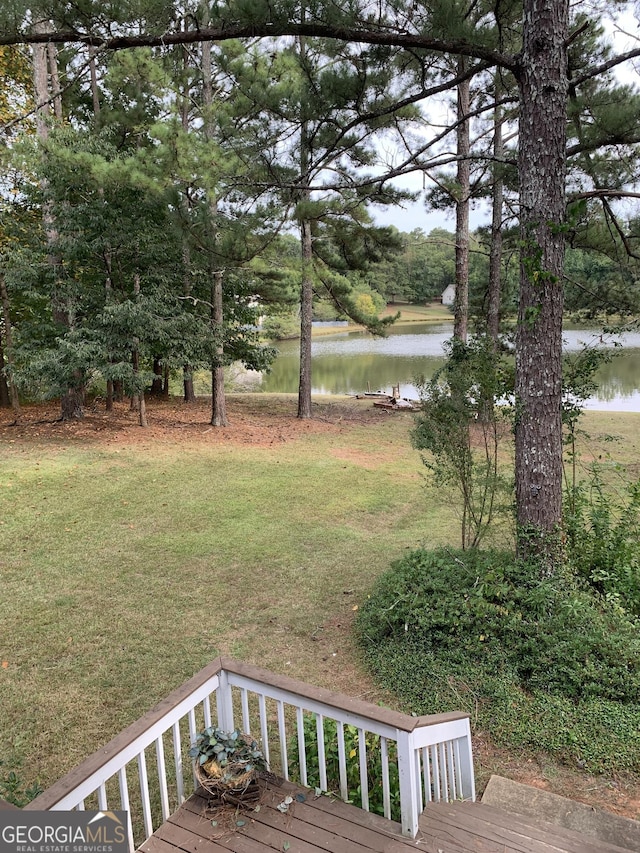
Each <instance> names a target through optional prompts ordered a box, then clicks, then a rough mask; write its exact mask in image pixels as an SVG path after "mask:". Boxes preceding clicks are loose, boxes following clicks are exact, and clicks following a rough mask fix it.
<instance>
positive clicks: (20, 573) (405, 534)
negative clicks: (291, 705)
mask: <svg viewBox="0 0 640 853" xmlns="http://www.w3.org/2000/svg"><path fill="white" fill-rule="evenodd" d="M154 406H158V409H157V410H154V408H153V407H154ZM161 407H162V404H151V405H150V411H149V415H150V422H151V429H150V431H149V432H147V433H145V432H143V431H141V430H139V428H137V427H135V426H133V425H132V424H133V419H131V420H129V421H127V423H126V424H125V426H124V427H122V429H120V428H118V429H114V430H111V431H110V430H109V429H106V428H105V429H104V431H103V432H95V431H93V432H86V433H83V432H74V431H73V428H71V427H62V426H59V425H58V426H56V427H55V428H53V427H52V428H49V426H48V425H43V426H36V427H34V428H33V429H31V430H30V431H25V432H23V433H19V434H17V435H16V434H15V431H14V432H11V430H10V429H9V428H5V429H4V430H3V431H2V437H3V439H4V440H3V449H2V451H1V453H0V501H2V507H1V510H0V565H1V572H2V583H3V594H2V596H1V597H0V623H1V624H2V626H3V630H2V633H1V635H0V707H2V714H3V725H2V727H0V760H1V761H4V765H3V766H4V767H5V768H6V767H19V768H20V775H21V777H22V778H23V779H24V780H26V782H29V783H31V782H35V781H36V780H37V781H39V782H40V784H42V785H43V786H44V787H46V786H47V785H48V784H50V783H52V782H53V781H54V780H55V779H57V778H58V777H59V776H61V775H62V774H63V773H64V772H66V771H67V770H68V769H70V768H71V767H73V766H74V765H75V764H77V763H78V762H79V761H81V760H82V759H83V758H85V757H86V756H87V755H88V754H90V753H91V752H93V751H94V750H95V749H97V748H98V747H99V746H100V745H101V744H103V743H105V742H106V741H107V740H109V739H110V738H111V737H112V736H113V735H114V734H116V733H117V732H118V731H120V730H121V729H122V728H123V727H124V726H126V725H127V724H128V723H130V722H131V721H132V720H134V719H136V718H137V717H139V716H140V715H141V714H142V713H143V712H144V711H145V710H147V709H148V708H150V707H151V706H152V705H153V704H154V703H155V702H157V701H158V700H159V699H161V698H162V697H164V696H165V695H166V694H167V693H169V692H170V691H171V690H172V689H174V688H175V687H177V686H178V685H179V684H181V683H182V682H183V681H185V680H186V679H187V678H188V677H189V676H191V675H192V674H193V673H194V672H196V671H197V670H198V669H200V668H201V667H202V666H203V665H204V664H206V663H207V662H208V661H210V660H211V659H212V658H214V657H215V656H216V655H218V654H221V653H222V654H229V655H233V656H236V657H238V658H241V659H243V660H247V661H250V662H254V663H257V664H259V665H261V666H264V667H267V668H270V669H273V670H275V671H277V672H284V673H286V674H288V675H291V676H293V677H296V678H300V679H303V680H306V681H309V682H311V683H314V684H317V685H320V686H326V687H331V688H333V689H338V690H342V691H343V692H346V693H349V694H350V695H358V696H363V697H364V698H368V699H373V700H376V699H379V698H384V699H385V701H387V702H394V699H393V697H391V696H389V695H386V694H384V693H382V691H378V690H377V689H376V688H375V686H374V685H372V683H371V681H370V679H369V677H368V676H367V675H366V674H365V671H364V670H363V669H362V667H361V665H360V663H359V658H358V655H357V650H356V649H355V646H354V644H353V641H352V639H351V636H350V632H349V627H350V624H351V620H352V617H353V613H354V610H353V608H354V607H356V606H357V605H358V604H359V603H361V602H362V601H363V600H365V599H366V596H367V594H368V592H369V590H370V588H371V585H372V584H373V582H374V580H375V578H376V577H378V576H379V575H380V574H381V573H382V572H384V571H385V570H386V569H387V568H388V566H389V564H390V563H391V562H392V561H393V560H395V559H397V558H398V557H400V556H402V554H404V553H405V552H406V551H407V549H413V548H415V547H417V546H420V545H425V546H427V547H434V546H437V545H443V544H448V543H453V544H455V543H457V535H458V521H457V519H456V516H455V513H454V511H453V510H452V508H451V507H450V506H448V505H447V502H446V501H443V500H442V497H440V499H438V500H437V501H436V499H435V498H434V496H433V492H432V491H431V492H425V489H424V477H423V473H424V468H423V466H422V464H421V462H420V458H419V454H418V453H417V452H416V451H414V450H413V449H412V448H411V447H410V443H409V440H408V432H409V429H410V428H411V425H412V419H411V418H410V417H408V416H399V415H398V416H390V415H388V414H386V413H380V412H378V411H377V410H375V415H373V414H372V413H373V412H374V410H373V409H372V408H371V407H370V406H369V404H368V403H365V402H364V401H361V402H358V401H349V402H348V403H336V402H335V401H332V400H327V401H326V402H324V403H323V404H321V405H319V406H318V407H317V416H318V417H317V420H316V421H315V422H314V423H313V424H309V423H300V422H296V421H295V418H294V417H293V415H294V413H295V401H293V400H292V399H288V398H286V397H284V396H279V397H272V396H270V395H257V396H255V397H250V396H248V395H241V396H238V397H235V398H234V397H232V398H231V402H230V412H231V415H232V418H231V420H232V427H231V428H230V429H229V430H227V431H222V432H216V431H215V430H211V429H210V428H209V426H208V422H207V413H206V411H205V410H203V412H202V417H201V423H199V424H198V425H197V428H194V429H184V430H183V429H181V428H179V427H178V426H176V425H173V426H171V428H167V429H165V430H159V429H158V430H154V424H157V423H158V421H159V412H160V411H161ZM365 414H366V416H365ZM7 418H8V416H7ZM169 421H171V419H170V418H169ZM106 423H107V422H106V421H105V422H104V423H103V422H102V421H100V422H99V423H98V425H97V426H98V427H99V428H100V429H101V430H102V429H103V427H104V424H106ZM172 423H173V422H172ZM234 424H236V426H237V428H236V427H234ZM294 425H295V428H294ZM586 425H587V430H588V431H589V432H590V433H591V434H592V435H594V436H600V438H597V439H595V438H594V440H593V441H592V442H591V443H590V444H589V446H588V447H587V448H586V451H587V454H588V455H589V456H594V455H595V456H597V455H598V454H600V453H609V454H610V456H609V457H608V463H609V464H611V467H612V470H613V469H614V468H615V465H616V464H617V463H631V462H633V461H634V460H637V459H638V458H640V457H639V455H638V430H637V425H638V416H637V415H630V414H621V415H616V416H612V415H610V414H605V413H589V414H588V415H587V416H586ZM240 427H242V428H240ZM607 433H609V434H610V433H616V434H617V435H619V436H621V437H622V440H621V441H620V442H613V443H609V442H605V441H604V440H602V438H601V436H602V435H604V434H607ZM1 775H2V774H1V773H0V776H1Z"/></svg>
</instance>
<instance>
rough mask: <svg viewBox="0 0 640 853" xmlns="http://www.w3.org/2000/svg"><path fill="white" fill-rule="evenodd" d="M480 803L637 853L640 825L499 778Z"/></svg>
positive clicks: (639, 840) (546, 792)
mask: <svg viewBox="0 0 640 853" xmlns="http://www.w3.org/2000/svg"><path fill="white" fill-rule="evenodd" d="M482 802H483V803H486V804H487V805H490V806H496V807H497V808H500V809H504V810H505V811H508V812H513V813H515V814H519V815H523V816H525V817H530V818H537V819H540V820H545V821H547V822H548V823H552V824H555V825H556V826H561V827H564V828H565V829H571V830H575V831H577V832H582V833H583V834H584V835H587V836H589V837H591V838H594V839H596V840H598V841H604V842H606V843H608V844H613V845H617V846H618V847H622V848H623V849H628V850H633V851H640V823H639V822H638V821H635V820H630V819H629V818H626V817H620V816H619V815H615V814H611V813H610V812H607V811H604V810H603V809H596V808H593V806H589V805H586V804H585V803H579V802H576V801H575V800H569V799H567V798H566V797H561V796H559V795H558V794H552V793H551V792H550V791H542V790H540V789H539V788H533V787H531V786H530V785H523V784H522V783H521V782H513V781H512V780H511V779H505V778H504V777H502V776H492V777H491V779H490V780H489V783H488V785H487V787H486V788H485V791H484V794H483V795H482Z"/></svg>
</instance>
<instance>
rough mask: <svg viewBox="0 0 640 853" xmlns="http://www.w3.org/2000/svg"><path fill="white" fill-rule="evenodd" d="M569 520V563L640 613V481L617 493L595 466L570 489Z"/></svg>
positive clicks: (620, 603) (597, 587)
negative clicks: (603, 479) (581, 480)
mask: <svg viewBox="0 0 640 853" xmlns="http://www.w3.org/2000/svg"><path fill="white" fill-rule="evenodd" d="M565 526H566V531H567V556H568V559H569V564H570V565H571V567H572V569H573V570H574V571H575V573H576V574H577V575H578V577H580V578H581V579H582V580H583V581H584V582H586V584H588V585H589V586H590V587H592V588H593V589H595V590H596V591H597V592H599V593H600V594H601V595H603V596H604V597H605V598H606V599H607V601H609V602H610V603H611V604H614V605H617V606H619V607H621V608H622V609H624V610H625V611H627V612H628V613H630V614H631V615H632V616H635V617H640V548H639V544H640V481H638V482H635V483H631V484H630V485H627V486H626V489H625V494H624V495H618V496H616V495H614V494H612V493H611V491H610V490H608V489H607V488H605V485H604V483H603V481H602V477H601V474H600V470H599V469H598V468H597V467H595V466H594V467H593V468H592V469H591V474H590V478H589V479H588V480H587V481H585V482H581V483H577V484H576V485H575V486H574V487H573V488H572V489H571V491H570V493H569V494H568V495H567V500H566V501H565Z"/></svg>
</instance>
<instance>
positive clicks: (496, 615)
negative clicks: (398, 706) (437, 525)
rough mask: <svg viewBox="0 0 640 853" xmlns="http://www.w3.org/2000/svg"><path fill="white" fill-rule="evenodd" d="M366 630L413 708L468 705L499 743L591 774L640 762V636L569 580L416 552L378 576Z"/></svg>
mask: <svg viewBox="0 0 640 853" xmlns="http://www.w3.org/2000/svg"><path fill="white" fill-rule="evenodd" d="M356 632H357V636H358V639H359V642H360V644H361V646H362V648H363V650H364V654H365V658H366V660H367V662H368V664H369V666H370V667H371V669H372V671H373V672H374V673H375V674H376V676H377V677H378V678H379V679H380V681H381V682H382V683H383V684H384V685H385V686H386V687H388V688H389V689H391V690H393V691H394V692H395V693H396V695H397V696H398V697H399V698H400V699H401V701H402V702H403V704H404V705H405V709H406V710H408V711H410V712H413V713H416V714H423V713H434V712H439V711H445V710H454V709H459V710H465V711H468V712H469V713H470V714H471V716H472V720H473V721H475V725H476V726H478V727H480V728H482V729H485V730H488V731H490V732H491V734H492V735H493V736H494V737H495V738H496V740H497V741H498V742H501V743H504V744H508V745H511V746H523V745H527V746H529V747H531V748H534V749H546V750H549V751H551V752H555V753H556V754H557V755H558V756H559V757H562V758H569V757H572V758H573V759H575V760H577V761H579V762H580V763H581V765H582V764H584V765H588V766H589V767H590V768H591V769H598V770H603V769H612V768H614V767H617V768H620V767H622V766H625V767H632V766H633V765H634V763H635V764H636V766H637V764H638V762H639V760H640V742H639V735H638V731H639V726H640V632H639V631H638V628H637V625H636V624H635V623H634V621H632V620H631V619H630V618H629V617H628V616H627V615H626V614H625V613H624V612H622V611H621V610H620V608H619V607H617V606H615V605H614V604H611V603H609V602H607V601H606V600H604V599H603V598H602V597H601V596H599V595H597V594H595V593H594V592H592V591H590V590H589V589H581V588H579V586H578V585H577V584H575V583H573V582H571V580H569V579H567V578H566V577H560V578H559V577H556V578H553V579H548V580H542V581H541V580H539V574H538V572H537V571H536V570H535V568H532V567H530V566H527V565H526V564H522V563H519V562H517V561H515V560H514V558H513V555H511V554H507V553H503V552H495V551H486V552H479V551H459V552H453V551H446V550H439V551H416V552H414V553H412V554H409V555H408V556H407V557H406V558H405V559H403V560H401V561H400V562H398V563H396V564H395V565H394V566H393V567H392V568H391V570H390V571H389V572H387V573H386V574H385V575H383V576H382V577H381V578H380V579H379V581H378V583H377V584H376V586H375V588H374V590H373V591H372V593H371V596H370V597H369V599H368V600H367V601H366V603H365V604H364V605H363V607H362V608H361V610H360V612H359V617H358V620H357V623H356ZM612 721H615V725H614V724H613V722H612Z"/></svg>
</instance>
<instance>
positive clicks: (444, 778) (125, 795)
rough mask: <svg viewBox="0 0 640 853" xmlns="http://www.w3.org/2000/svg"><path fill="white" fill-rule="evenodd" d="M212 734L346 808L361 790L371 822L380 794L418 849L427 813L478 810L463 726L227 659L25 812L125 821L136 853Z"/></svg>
mask: <svg viewBox="0 0 640 853" xmlns="http://www.w3.org/2000/svg"><path fill="white" fill-rule="evenodd" d="M209 725H217V726H219V727H220V728H222V729H224V730H226V731H232V730H233V729H234V728H239V729H241V730H242V731H243V732H246V733H250V734H251V735H252V736H253V737H254V738H255V739H256V740H257V741H258V742H259V743H260V746H261V748H262V750H263V751H264V753H265V755H266V757H267V760H268V762H269V766H270V768H271V770H272V771H273V772H274V773H276V774H277V775H279V776H282V777H284V778H285V779H291V780H292V781H297V782H300V783H301V784H302V785H304V786H311V787H316V788H319V789H320V790H321V791H323V792H324V791H333V793H335V794H337V795H339V796H341V797H342V799H344V800H348V799H351V798H352V795H353V787H354V786H355V788H356V789H357V790H358V796H359V799H360V804H361V806H362V808H364V809H366V810H370V809H371V807H372V795H373V794H374V792H375V803H374V804H373V805H374V808H375V810H377V811H379V812H381V813H382V814H383V815H384V816H385V817H387V818H389V819H394V818H399V819H400V823H401V830H402V833H403V834H404V835H407V836H409V837H414V836H415V834H416V832H417V830H418V817H419V815H420V813H421V812H422V810H423V808H424V805H425V803H427V802H431V801H440V800H445V801H451V800H455V799H469V800H473V799H475V789H474V778H473V762H472V755H471V737H470V731H469V719H468V716H467V715H466V714H461V713H449V714H437V715H432V716H427V717H410V716H407V715H405V714H400V713H398V712H395V711H391V710H389V709H387V708H381V707H379V706H377V705H372V704H370V703H367V702H362V701H359V700H355V699H350V698H349V697H347V696H344V695H342V694H338V693H333V692H332V691H329V690H324V689H320V688H314V687H311V686H310V685H307V684H304V683H302V682H299V681H295V680H293V679H291V678H287V677H285V676H280V675H275V674H274V673H271V672H267V671H266V670H263V669H259V668H258V667H254V666H251V665H248V664H243V663H239V662H237V661H234V660H231V659H228V658H220V659H218V660H216V661H214V662H213V663H211V664H210V665H209V666H207V667H205V668H204V669H203V670H202V671H201V672H199V673H198V674H197V675H195V676H194V677H193V678H191V679H190V680H189V681H188V682H186V684H184V685H183V686H182V687H180V688H179V689H178V690H176V691H174V692H173V693H172V694H171V695H170V696H168V697H167V698H166V699H165V700H163V701H162V702H160V703H159V704H158V705H157V706H156V707H155V708H154V709H153V710H152V711H149V712H148V713H147V714H145V715H144V716H143V717H142V718H141V719H139V720H138V721H136V722H135V723H133V724H132V725H131V726H129V727H128V728H127V729H125V730H124V731H123V732H121V733H120V734H119V735H117V736H116V737H115V738H114V739H113V740H112V741H111V742H110V743H109V744H108V745H107V746H106V747H104V748H103V749H101V750H99V751H98V752H96V753H94V755H92V756H91V757H90V758H88V759H87V760H86V761H84V762H83V763H82V764H81V765H79V766H78V767H76V768H75V769H74V770H72V771H70V772H69V773H68V774H67V775H66V776H64V777H63V778H62V779H60V780H59V781H58V782H56V783H55V784H54V785H53V786H52V787H50V788H48V789H47V790H46V791H45V792H44V793H43V794H41V795H40V796H39V797H37V798H36V799H35V800H34V801H33V802H32V803H30V804H29V805H28V806H26V807H25V808H28V809H45V810H48V809H56V810H63V809H85V808H98V809H101V810H103V811H104V810H107V809H123V810H124V811H127V812H128V813H129V815H130V822H129V844H130V848H131V850H132V851H133V850H135V848H136V847H137V846H139V845H140V844H141V843H142V842H143V841H144V840H145V838H148V837H149V836H150V835H152V833H153V832H154V830H155V829H157V828H158V826H159V825H160V824H161V823H163V822H164V821H166V820H167V818H168V817H169V815H170V814H171V813H172V812H173V811H175V810H176V808H178V806H179V805H180V804H181V803H182V802H183V801H184V800H185V798H186V797H188V796H189V794H190V793H191V792H192V791H193V790H194V788H195V786H196V781H195V777H194V775H193V768H192V765H191V760H190V759H189V757H188V749H189V746H190V745H191V744H192V743H193V741H194V740H195V736H196V734H197V732H198V731H200V730H201V729H202V728H204V727H205V726H209ZM374 752H375V761H372V760H371V757H372V754H373V753H374ZM354 775H355V783H354Z"/></svg>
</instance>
